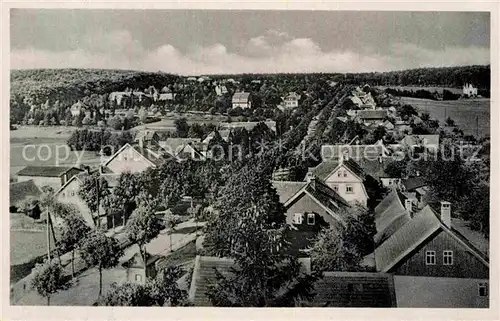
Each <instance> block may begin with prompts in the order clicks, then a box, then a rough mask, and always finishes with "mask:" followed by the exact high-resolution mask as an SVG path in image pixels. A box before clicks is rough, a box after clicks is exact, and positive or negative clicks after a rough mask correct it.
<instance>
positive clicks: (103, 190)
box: [78, 173, 109, 226]
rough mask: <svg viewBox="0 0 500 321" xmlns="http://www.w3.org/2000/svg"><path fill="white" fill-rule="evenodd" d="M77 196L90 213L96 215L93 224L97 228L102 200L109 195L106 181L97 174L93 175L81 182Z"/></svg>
mask: <svg viewBox="0 0 500 321" xmlns="http://www.w3.org/2000/svg"><path fill="white" fill-rule="evenodd" d="M78 195H79V196H80V197H81V198H82V199H83V200H84V201H85V203H86V204H87V206H88V208H89V209H90V211H91V212H92V213H95V214H96V218H95V220H96V221H95V222H94V223H95V225H96V226H99V225H100V221H101V218H100V213H99V210H100V207H101V206H102V205H103V203H102V202H103V200H104V199H105V198H106V197H107V196H108V195H109V186H108V181H107V180H106V179H104V178H103V177H102V176H100V174H99V173H93V174H92V175H90V176H88V177H86V178H85V179H84V180H83V184H82V186H81V187H80V190H79V191H78Z"/></svg>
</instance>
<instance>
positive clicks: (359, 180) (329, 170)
mask: <svg viewBox="0 0 500 321" xmlns="http://www.w3.org/2000/svg"><path fill="white" fill-rule="evenodd" d="M310 176H315V177H317V178H318V179H319V180H320V181H322V182H324V183H325V184H326V185H328V186H329V187H330V188H331V189H333V190H334V191H335V192H336V193H337V194H339V195H340V196H341V197H342V198H343V199H344V200H346V201H348V202H351V203H355V202H357V203H359V204H361V205H362V206H365V207H366V206H367V203H368V193H367V191H366V189H365V186H364V183H363V182H364V172H363V169H362V168H361V167H360V166H359V165H358V164H357V163H356V162H355V161H354V160H353V159H351V158H349V156H348V155H344V156H343V157H340V158H337V159H336V160H334V159H331V160H328V161H323V162H321V163H320V164H319V165H318V166H316V167H314V168H312V169H310V170H309V173H308V174H307V176H306V177H310ZM306 179H307V178H306Z"/></svg>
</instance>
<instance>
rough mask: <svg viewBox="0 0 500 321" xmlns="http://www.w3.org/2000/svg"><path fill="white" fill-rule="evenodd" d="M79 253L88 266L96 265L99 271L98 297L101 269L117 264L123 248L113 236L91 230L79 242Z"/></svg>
mask: <svg viewBox="0 0 500 321" xmlns="http://www.w3.org/2000/svg"><path fill="white" fill-rule="evenodd" d="M80 255H81V257H82V258H83V260H84V261H85V263H87V265H90V266H97V269H98V271H99V297H100V296H101V294H102V270H103V269H110V268H113V267H115V266H117V265H118V263H119V259H120V257H121V256H123V249H122V248H121V247H120V245H119V244H118V241H117V240H116V239H114V238H111V237H107V236H106V235H104V233H102V232H100V231H93V232H91V233H89V234H88V235H87V237H85V238H84V239H83V240H82V241H81V243H80Z"/></svg>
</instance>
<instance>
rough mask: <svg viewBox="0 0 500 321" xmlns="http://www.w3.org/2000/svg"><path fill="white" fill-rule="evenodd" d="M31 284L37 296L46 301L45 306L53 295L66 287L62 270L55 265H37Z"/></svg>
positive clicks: (59, 266)
mask: <svg viewBox="0 0 500 321" xmlns="http://www.w3.org/2000/svg"><path fill="white" fill-rule="evenodd" d="M31 282H32V286H33V287H34V288H35V289H36V291H37V292H38V294H40V295H41V296H42V297H44V298H46V299H47V305H50V297H51V296H52V295H53V294H55V293H57V292H59V291H60V290H62V289H64V288H65V287H66V283H65V280H64V275H63V270H62V268H61V265H59V264H57V263H45V264H43V265H41V264H39V265H38V266H37V267H36V268H35V274H34V277H33V279H32V281H31Z"/></svg>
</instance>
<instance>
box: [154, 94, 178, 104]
mask: <svg viewBox="0 0 500 321" xmlns="http://www.w3.org/2000/svg"><path fill="white" fill-rule="evenodd" d="M176 95H177V94H174V93H161V94H159V95H158V101H159V102H172V101H174V100H175V96H176Z"/></svg>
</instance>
